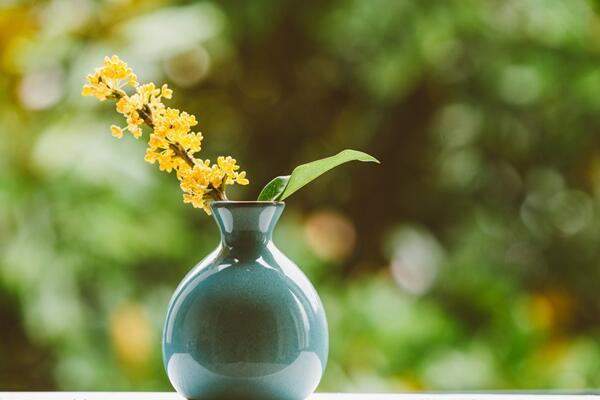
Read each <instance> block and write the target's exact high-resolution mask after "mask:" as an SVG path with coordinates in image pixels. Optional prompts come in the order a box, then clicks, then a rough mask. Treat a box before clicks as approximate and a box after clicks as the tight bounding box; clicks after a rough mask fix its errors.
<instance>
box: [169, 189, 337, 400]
mask: <svg viewBox="0 0 600 400" xmlns="http://www.w3.org/2000/svg"><path fill="white" fill-rule="evenodd" d="M211 208H212V211H213V215H214V218H215V220H216V222H217V225H218V227H219V230H220V232H221V243H220V244H219V246H218V247H217V248H216V249H215V250H214V251H213V252H212V253H211V254H210V255H208V256H207V257H206V258H205V259H204V260H202V261H201V262H200V263H199V264H198V265H196V266H195V267H194V269H192V270H191V271H190V272H189V273H188V275H187V276H186V277H185V278H184V279H183V281H182V282H181V283H180V284H179V286H178V287H177V289H176V290H175V293H174V294H173V297H172V299H171V302H170V304H169V308H168V311H167V318H166V322H165V327H164V332H163V342H162V345H163V359H164V365H165V369H166V371H167V375H168V376H169V379H170V381H171V383H172V385H173V387H174V388H175V389H176V390H177V392H178V393H179V394H181V395H182V396H184V397H185V398H188V399H194V400H221V399H236V400H275V399H276V400H300V399H304V398H306V397H307V396H309V395H310V394H311V393H312V392H313V391H314V390H315V388H316V387H317V385H318V383H319V381H320V379H321V376H322V375H323V371H324V370H325V365H326V363H327V353H328V346H329V337H328V331H327V320H326V317H325V311H324V310H323V305H322V304H321V300H320V299H319V296H318V294H317V292H316V291H315V289H314V287H313V286H312V284H311V283H310V281H309V280H308V279H307V278H306V276H305V275H304V274H303V273H302V271H301V270H300V269H299V268H298V266H297V265H296V264H294V263H293V262H292V261H291V260H290V259H289V258H287V257H286V256H285V255H284V254H283V253H282V252H281V251H280V250H279V249H277V247H275V244H273V241H272V239H271V238H272V233H273V229H274V227H275V225H276V223H277V220H278V219H279V217H280V215H281V212H282V211H283V208H284V203H278V202H235V201H227V202H225V201H218V202H213V203H212V205H211Z"/></svg>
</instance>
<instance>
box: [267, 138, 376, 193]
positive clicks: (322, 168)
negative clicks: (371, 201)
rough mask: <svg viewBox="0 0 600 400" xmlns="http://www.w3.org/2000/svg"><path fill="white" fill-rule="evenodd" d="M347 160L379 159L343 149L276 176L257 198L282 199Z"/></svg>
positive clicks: (370, 160)
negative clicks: (283, 174) (333, 154)
mask: <svg viewBox="0 0 600 400" xmlns="http://www.w3.org/2000/svg"><path fill="white" fill-rule="evenodd" d="M349 161H366V162H376V163H378V164H379V161H378V160H377V159H376V158H375V157H372V156H370V155H368V154H367V153H363V152H362V151H356V150H344V151H342V152H340V153H338V154H336V155H335V156H331V157H327V158H323V159H321V160H317V161H313V162H309V163H307V164H302V165H299V166H297V167H296V168H295V169H294V171H292V174H291V175H288V176H278V177H277V178H275V179H273V180H272V181H271V182H269V184H268V185H267V186H265V188H264V189H263V190H262V192H260V195H259V196H258V200H262V201H264V200H273V201H277V200H284V199H286V198H288V197H290V195H291V194H292V193H294V192H296V191H297V190H298V189H300V188H302V187H303V186H305V185H306V184H308V183H310V182H312V181H313V180H315V179H317V178H318V177H319V176H321V175H323V174H324V173H325V172H327V171H329V170H330V169H332V168H335V167H337V166H338V165H340V164H343V163H346V162H349Z"/></svg>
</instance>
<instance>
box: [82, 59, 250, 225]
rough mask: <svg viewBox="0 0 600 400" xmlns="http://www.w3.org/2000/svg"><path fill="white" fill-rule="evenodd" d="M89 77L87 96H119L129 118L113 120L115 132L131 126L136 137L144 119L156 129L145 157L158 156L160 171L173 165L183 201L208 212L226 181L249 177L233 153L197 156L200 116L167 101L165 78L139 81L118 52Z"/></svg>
mask: <svg viewBox="0 0 600 400" xmlns="http://www.w3.org/2000/svg"><path fill="white" fill-rule="evenodd" d="M87 81H88V83H87V84H86V85H85V86H84V87H83V90H82V94H83V95H84V96H94V97H96V98H97V99H98V100H100V101H104V100H107V99H111V100H115V101H116V109H117V111H118V112H119V113H121V114H123V115H124V116H125V117H126V118H127V127H126V128H121V127H119V126H116V125H112V126H111V132H112V134H113V136H115V137H117V138H122V137H123V132H124V131H125V130H128V131H129V132H130V133H131V134H132V135H133V137H135V138H136V139H138V138H140V137H141V136H142V129H141V126H142V125H147V126H148V127H149V128H150V129H152V131H153V132H152V133H151V134H150V136H149V139H148V149H147V150H146V156H145V157H144V158H145V160H146V161H148V162H149V163H152V164H154V163H155V162H158V165H159V168H160V170H162V171H167V172H171V171H175V173H176V176H177V179H178V180H179V186H180V187H181V189H182V190H183V192H184V194H183V200H184V202H186V203H191V204H192V205H193V206H194V207H198V208H203V209H204V210H205V211H206V212H207V213H208V214H210V207H209V204H210V202H211V201H214V200H227V196H226V194H225V189H226V185H233V184H235V183H237V184H240V185H247V184H248V183H249V182H248V179H247V178H246V173H245V172H243V171H242V172H237V170H238V169H239V166H238V165H237V164H236V160H235V159H233V158H231V157H229V156H227V157H223V156H220V157H218V158H217V163H216V164H212V165H211V164H210V161H209V160H201V159H197V158H195V157H194V154H195V153H197V152H199V151H200V149H201V144H202V139H203V136H202V134H201V133H200V132H192V131H191V127H193V126H195V125H196V124H197V121H196V117H194V116H193V115H190V114H188V113H186V112H181V111H179V110H177V109H174V108H169V107H166V106H165V105H164V104H163V102H162V99H163V98H164V99H170V98H171V96H172V94H173V91H172V90H171V89H169V88H168V86H167V85H166V84H165V85H162V87H161V88H160V89H158V88H156V86H155V85H154V84H153V83H147V84H143V85H140V84H139V83H138V82H137V76H136V75H135V74H134V73H133V71H132V70H131V68H128V67H127V64H126V63H124V62H123V61H121V60H120V59H119V58H118V57H117V56H112V57H111V58H109V57H106V58H105V59H104V66H103V67H101V68H99V69H97V70H96V72H95V73H94V74H90V75H88V76H87ZM127 85H129V86H132V87H134V88H135V93H134V94H133V95H131V96H129V95H128V94H127V92H125V90H123V88H124V87H125V86H127Z"/></svg>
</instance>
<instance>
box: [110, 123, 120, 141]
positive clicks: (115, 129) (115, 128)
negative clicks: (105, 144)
mask: <svg viewBox="0 0 600 400" xmlns="http://www.w3.org/2000/svg"><path fill="white" fill-rule="evenodd" d="M110 132H111V133H112V135H113V136H114V137H116V138H119V139H121V138H122V137H123V129H121V128H119V127H118V126H116V125H111V126H110Z"/></svg>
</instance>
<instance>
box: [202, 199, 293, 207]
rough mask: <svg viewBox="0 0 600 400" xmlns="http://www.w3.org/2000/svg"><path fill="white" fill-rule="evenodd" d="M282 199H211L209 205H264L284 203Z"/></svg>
mask: <svg viewBox="0 0 600 400" xmlns="http://www.w3.org/2000/svg"><path fill="white" fill-rule="evenodd" d="M284 204H285V202H283V201H270V200H269V201H258V200H218V201H213V202H212V203H211V205H214V206H226V205H235V206H264V205H275V206H276V205H284Z"/></svg>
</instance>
